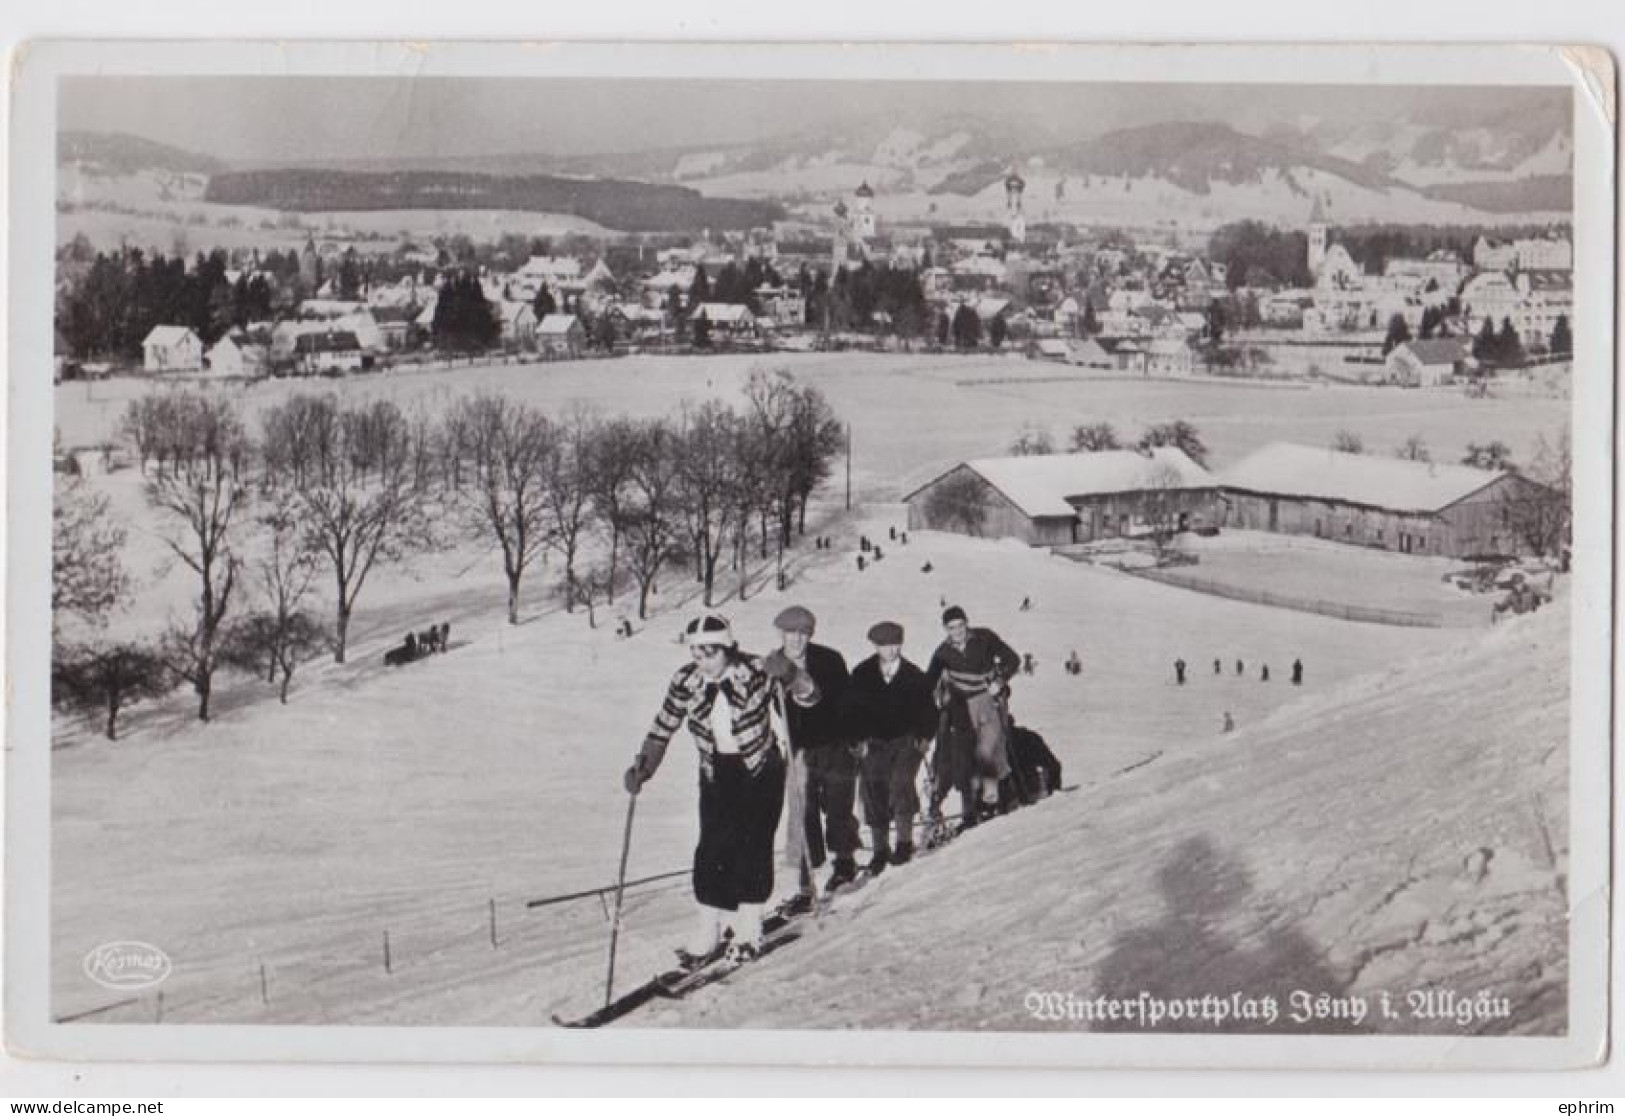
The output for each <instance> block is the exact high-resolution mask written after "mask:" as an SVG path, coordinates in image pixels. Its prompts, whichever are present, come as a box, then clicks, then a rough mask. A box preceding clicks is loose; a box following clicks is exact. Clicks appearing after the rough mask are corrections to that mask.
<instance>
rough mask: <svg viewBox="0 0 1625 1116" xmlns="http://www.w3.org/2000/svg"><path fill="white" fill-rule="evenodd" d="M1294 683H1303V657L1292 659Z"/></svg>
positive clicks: (1296, 684)
mask: <svg viewBox="0 0 1625 1116" xmlns="http://www.w3.org/2000/svg"><path fill="white" fill-rule="evenodd" d="M1292 684H1293V685H1294V686H1301V685H1303V660H1302V659H1293V660H1292Z"/></svg>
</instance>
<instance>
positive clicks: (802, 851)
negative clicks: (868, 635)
mask: <svg viewBox="0 0 1625 1116" xmlns="http://www.w3.org/2000/svg"><path fill="white" fill-rule="evenodd" d="M773 626H774V627H775V628H777V629H778V630H779V643H780V645H779V649H778V650H777V651H774V652H773V653H772V654H770V655H768V656H767V657H766V658H765V659H763V660H762V669H764V670H765V671H767V673H768V674H769V675H770V676H771V677H772V678H774V679H775V680H776V681H778V682H779V683H780V684H781V685H782V686H783V687H784V690H785V693H786V694H787V695H788V696H789V699H790V700H789V701H788V702H787V703H786V710H785V713H786V718H785V719H786V721H787V722H788V726H789V730H790V780H789V786H788V789H787V791H786V802H785V806H786V810H785V816H786V817H787V818H788V819H789V823H788V824H789V829H788V831H787V835H786V840H785V856H786V859H787V860H788V863H789V866H790V868H791V870H792V872H793V873H794V874H795V878H796V879H797V880H798V881H799V884H800V886H799V888H798V891H797V894H796V895H795V897H794V898H793V899H792V900H791V905H792V906H793V907H806V906H810V905H811V903H812V897H813V894H814V886H815V885H814V881H813V870H814V869H816V868H818V867H820V866H822V865H823V863H824V859H825V857H826V855H828V856H829V857H831V858H832V859H833V860H834V862H835V863H834V867H833V868H832V869H831V873H830V878H829V882H828V885H827V886H828V887H829V888H830V889H834V888H837V887H840V886H841V885H842V884H845V883H850V882H851V881H852V880H853V879H855V878H856V877H857V874H858V864H857V859H856V853H857V851H858V819H857V815H856V813H855V811H854V807H855V804H856V799H857V780H858V761H857V758H856V757H855V756H854V755H853V754H852V750H851V747H850V744H849V741H848V739H847V737H846V734H845V731H844V728H845V726H844V724H843V718H842V714H843V711H844V709H845V704H846V688H847V681H848V674H847V669H846V660H845V659H844V658H842V657H841V653H840V652H839V651H836V650H835V649H834V648H831V647H825V646H824V645H822V644H819V643H814V642H813V641H812V637H813V633H814V631H815V630H816V629H817V626H818V621H817V618H816V617H814V616H813V614H812V613H811V612H810V611H808V610H807V609H805V608H803V607H801V606H800V605H792V606H791V607H789V608H787V609H785V610H784V611H783V612H781V613H779V614H778V616H776V617H774V618H773ZM798 821H799V822H800V824H797V823H798Z"/></svg>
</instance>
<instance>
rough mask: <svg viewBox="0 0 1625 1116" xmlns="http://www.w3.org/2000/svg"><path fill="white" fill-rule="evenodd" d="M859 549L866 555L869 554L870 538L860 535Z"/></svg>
mask: <svg viewBox="0 0 1625 1116" xmlns="http://www.w3.org/2000/svg"><path fill="white" fill-rule="evenodd" d="M858 549H859V550H861V551H863V552H864V553H865V554H867V553H869V536H868V535H859V536H858Z"/></svg>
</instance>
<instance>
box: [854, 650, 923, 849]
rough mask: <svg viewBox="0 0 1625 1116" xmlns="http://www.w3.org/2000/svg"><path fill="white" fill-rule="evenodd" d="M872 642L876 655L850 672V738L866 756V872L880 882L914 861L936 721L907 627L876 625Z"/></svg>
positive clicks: (864, 769) (864, 778)
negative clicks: (869, 849)
mask: <svg viewBox="0 0 1625 1116" xmlns="http://www.w3.org/2000/svg"><path fill="white" fill-rule="evenodd" d="M869 642H870V643H872V644H873V645H874V648H875V653H874V654H873V655H870V656H869V657H868V658H867V659H864V660H863V661H862V662H861V663H859V664H858V665H857V666H855V667H853V668H852V685H851V688H850V689H849V690H848V692H847V699H848V700H847V731H848V734H849V735H850V737H851V739H852V740H853V741H855V742H856V743H857V745H858V746H859V747H860V749H861V751H862V756H863V759H862V776H863V815H864V819H865V820H866V821H867V822H868V823H869V835H870V842H871V844H872V845H873V847H874V856H873V859H871V860H870V862H869V864H868V866H867V868H868V871H869V873H870V874H871V875H878V874H879V873H880V872H881V871H883V870H884V869H885V867H886V866H887V865H888V864H907V863H908V862H909V861H910V860H911V859H913V857H914V817H915V815H916V814H918V813H919V812H920V799H919V796H918V795H917V794H916V792H915V790H914V781H915V778H916V776H918V775H919V772H920V761H921V760H922V759H923V758H924V757H925V754H926V752H928V751H929V750H930V748H931V735H932V733H933V732H934V731H935V729H936V722H937V714H936V708H935V706H934V704H933V703H932V701H931V687H930V684H929V683H927V682H926V680H925V672H924V671H922V670H921V669H920V668H919V667H917V666H915V665H914V664H913V663H911V662H909V661H908V659H906V658H904V657H903V628H902V625H900V624H896V623H893V622H892V621H890V620H886V621H882V622H881V623H879V624H876V625H875V626H874V627H872V628H870V629H869ZM894 825H895V826H896V829H897V842H896V844H893V843H892V841H891V832H890V831H891V828H892V826H894Z"/></svg>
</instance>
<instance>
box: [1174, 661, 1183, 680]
mask: <svg viewBox="0 0 1625 1116" xmlns="http://www.w3.org/2000/svg"><path fill="white" fill-rule="evenodd" d="M1174 678H1175V679H1176V680H1178V682H1179V684H1180V685H1181V686H1183V685H1184V684H1185V660H1184V659H1175V660H1174Z"/></svg>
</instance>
